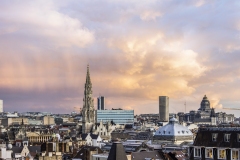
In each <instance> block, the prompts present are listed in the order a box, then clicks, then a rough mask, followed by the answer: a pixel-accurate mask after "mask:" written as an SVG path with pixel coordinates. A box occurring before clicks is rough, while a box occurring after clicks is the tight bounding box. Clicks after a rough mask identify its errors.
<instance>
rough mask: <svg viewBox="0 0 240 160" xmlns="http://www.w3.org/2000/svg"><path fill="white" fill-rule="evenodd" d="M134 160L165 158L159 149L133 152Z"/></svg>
mask: <svg viewBox="0 0 240 160" xmlns="http://www.w3.org/2000/svg"><path fill="white" fill-rule="evenodd" d="M131 158H132V160H145V159H146V158H152V159H159V160H163V159H164V157H162V155H161V154H160V153H159V151H148V152H132V154H131Z"/></svg>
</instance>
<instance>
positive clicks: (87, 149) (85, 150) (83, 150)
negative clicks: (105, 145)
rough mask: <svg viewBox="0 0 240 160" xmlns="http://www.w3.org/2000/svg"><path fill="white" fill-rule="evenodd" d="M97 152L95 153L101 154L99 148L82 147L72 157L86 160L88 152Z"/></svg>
mask: <svg viewBox="0 0 240 160" xmlns="http://www.w3.org/2000/svg"><path fill="white" fill-rule="evenodd" d="M96 150H97V151H98V152H97V153H103V151H102V150H101V149H100V148H99V147H95V146H84V147H82V148H81V150H80V151H79V152H78V153H77V154H76V155H75V156H74V158H81V159H87V154H88V153H89V152H90V151H96Z"/></svg>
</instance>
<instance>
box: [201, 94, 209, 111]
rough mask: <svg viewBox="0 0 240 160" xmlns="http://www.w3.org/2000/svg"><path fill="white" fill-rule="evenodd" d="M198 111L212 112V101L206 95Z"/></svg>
mask: <svg viewBox="0 0 240 160" xmlns="http://www.w3.org/2000/svg"><path fill="white" fill-rule="evenodd" d="M198 110H202V111H208V110H211V108H210V101H209V100H208V98H207V96H206V95H204V97H203V99H202V101H201V105H200V108H199V109H198Z"/></svg>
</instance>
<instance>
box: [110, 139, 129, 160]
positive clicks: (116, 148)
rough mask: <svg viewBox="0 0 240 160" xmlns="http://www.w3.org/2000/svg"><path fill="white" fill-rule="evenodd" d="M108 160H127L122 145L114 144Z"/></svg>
mask: <svg viewBox="0 0 240 160" xmlns="http://www.w3.org/2000/svg"><path fill="white" fill-rule="evenodd" d="M108 160H127V156H126V153H125V150H124V148H123V145H122V143H119V142H115V143H113V144H112V147H111V149H110V152H109V155H108Z"/></svg>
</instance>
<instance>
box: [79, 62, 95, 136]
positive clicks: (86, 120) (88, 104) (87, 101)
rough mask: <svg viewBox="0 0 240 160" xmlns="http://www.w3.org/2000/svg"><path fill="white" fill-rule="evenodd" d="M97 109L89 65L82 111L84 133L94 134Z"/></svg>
mask: <svg viewBox="0 0 240 160" xmlns="http://www.w3.org/2000/svg"><path fill="white" fill-rule="evenodd" d="M94 112H95V109H94V103H93V98H92V83H91V79H90V73H89V65H88V66H87V75H86V83H85V88H84V98H83V109H82V133H90V132H92V128H93V125H94V123H95V113H94Z"/></svg>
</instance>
